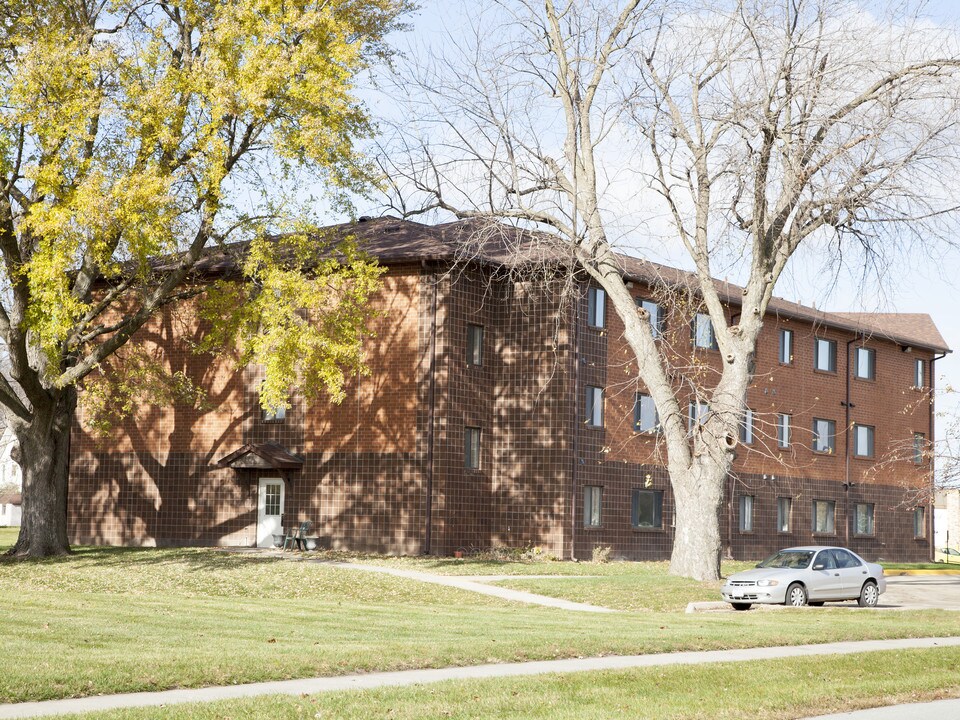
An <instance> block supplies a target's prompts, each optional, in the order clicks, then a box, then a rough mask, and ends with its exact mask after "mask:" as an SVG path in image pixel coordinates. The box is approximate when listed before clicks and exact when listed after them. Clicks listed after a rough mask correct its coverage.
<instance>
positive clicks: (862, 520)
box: [853, 503, 873, 535]
mask: <svg viewBox="0 0 960 720" xmlns="http://www.w3.org/2000/svg"><path fill="white" fill-rule="evenodd" d="M853 531H854V533H856V534H857V535H873V503H857V504H856V505H855V506H854V508H853Z"/></svg>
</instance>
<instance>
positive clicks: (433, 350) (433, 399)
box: [423, 273, 439, 555]
mask: <svg viewBox="0 0 960 720" xmlns="http://www.w3.org/2000/svg"><path fill="white" fill-rule="evenodd" d="M430 277H431V278H432V283H433V292H432V293H431V306H432V307H431V316H430V351H429V352H430V360H429V363H428V365H427V374H428V376H429V380H428V382H429V385H428V389H427V457H426V476H427V509H426V518H425V521H426V525H427V527H426V533H425V537H424V540H423V548H424V551H423V554H424V555H429V554H430V550H431V542H432V540H433V459H434V453H433V446H434V438H435V433H434V424H435V417H436V405H437V293H438V289H437V286H438V284H439V278H438V277H437V274H436V273H433V274H431V275H430Z"/></svg>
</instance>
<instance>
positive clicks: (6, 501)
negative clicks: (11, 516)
mask: <svg viewBox="0 0 960 720" xmlns="http://www.w3.org/2000/svg"><path fill="white" fill-rule="evenodd" d="M22 501H23V495H22V494H21V493H15V492H6V493H0V505H20V504H22Z"/></svg>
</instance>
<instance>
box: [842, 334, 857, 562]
mask: <svg viewBox="0 0 960 720" xmlns="http://www.w3.org/2000/svg"><path fill="white" fill-rule="evenodd" d="M859 339H860V334H859V333H857V334H856V335H854V336H853V337H852V338H851V339H850V340H847V362H846V367H845V368H844V370H845V374H846V379H845V388H846V390H845V394H844V397H843V402H841V403H840V404H841V405H843V542H844V545H846V546H848V547H849V545H850V408H852V407H855V405H854V404H853V403H851V402H850V375H851V374H852V372H851V370H852V369H851V367H850V346H851V345H853V344H854V343H855V342H856V341H857V340H859Z"/></svg>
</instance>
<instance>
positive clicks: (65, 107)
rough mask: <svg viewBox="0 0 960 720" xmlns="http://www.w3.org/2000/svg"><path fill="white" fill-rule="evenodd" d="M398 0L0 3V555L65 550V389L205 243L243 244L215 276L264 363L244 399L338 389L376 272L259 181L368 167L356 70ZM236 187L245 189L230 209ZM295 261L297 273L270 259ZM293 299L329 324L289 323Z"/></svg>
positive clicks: (185, 291)
mask: <svg viewBox="0 0 960 720" xmlns="http://www.w3.org/2000/svg"><path fill="white" fill-rule="evenodd" d="M407 9H408V5H407V3H406V0H30V1H29V2H27V1H26V0H0V54H2V67H0V93H2V102H0V105H2V110H0V260H2V262H0V338H2V341H3V343H4V345H5V353H6V357H5V359H4V360H5V361H4V362H3V364H2V368H0V371H2V372H0V406H2V411H3V413H4V415H5V417H6V419H7V422H8V423H9V424H10V425H11V427H12V428H13V430H14V432H15V434H16V436H17V438H18V440H19V443H20V448H21V455H22V461H21V464H22V466H23V471H24V472H23V476H24V482H23V524H22V527H21V533H20V537H19V539H18V541H17V544H16V545H15V547H14V549H13V551H12V552H13V553H14V554H17V555H27V556H45V555H52V554H59V553H63V552H67V551H68V550H69V543H68V539H67V528H66V510H67V476H68V472H67V471H68V463H69V435H70V425H71V422H72V421H73V417H74V413H75V409H76V407H77V389H76V387H77V383H78V382H79V381H81V380H83V379H84V378H86V377H87V376H88V375H90V374H91V373H93V372H95V371H97V370H98V369H99V368H100V367H101V366H102V363H104V362H105V361H106V360H108V359H109V358H110V357H111V356H113V355H114V354H115V353H116V352H117V351H118V350H119V349H121V348H123V347H124V346H125V345H126V344H127V343H128V341H129V340H130V339H131V337H132V336H133V335H134V333H136V331H137V330H138V329H139V328H141V327H142V326H143V325H144V323H146V322H147V321H148V320H149V319H150V318H151V317H152V316H154V315H155V314H156V313H157V312H158V311H159V310H160V309H161V308H163V307H165V306H167V305H169V304H170V303H173V302H177V301H178V300H179V299H181V298H183V297H185V296H189V295H191V294H195V293H196V292H197V287H196V285H195V284H194V283H195V280H196V277H195V274H196V272H195V271H196V266H197V263H198V261H200V260H201V259H202V258H203V257H204V255H205V254H206V253H209V252H210V248H216V247H219V246H224V245H227V244H228V243H233V242H235V241H240V240H243V241H246V242H247V243H248V245H246V247H249V249H250V251H249V253H248V255H247V257H246V259H245V260H244V261H243V270H244V275H245V277H246V279H247V280H248V281H250V282H247V283H246V284H245V285H244V286H235V290H234V292H235V294H234V296H233V301H234V302H236V301H237V300H238V298H239V297H242V299H243V300H244V303H245V304H244V305H243V312H240V313H238V314H237V316H236V317H237V321H236V322H235V323H232V324H231V325H230V327H232V328H233V329H235V330H237V331H238V332H240V331H243V330H247V331H251V330H257V331H258V332H260V333H262V336H260V337H256V338H254V337H252V335H249V337H248V340H247V341H246V343H245V344H244V348H245V353H246V355H247V357H248V358H255V359H258V360H260V361H263V362H264V364H265V365H266V367H267V373H268V383H267V384H266V389H265V390H264V393H265V395H264V401H265V402H267V403H269V404H272V405H274V406H276V405H277V404H279V403H282V402H284V399H283V392H284V391H286V390H289V388H290V387H291V384H292V383H294V382H296V381H304V382H307V383H313V384H322V385H326V386H327V387H329V388H330V389H331V391H332V394H333V395H334V396H336V395H337V393H338V392H340V391H341V388H340V384H342V371H341V370H338V368H340V367H343V366H346V367H356V366H357V365H358V364H359V363H361V357H360V354H359V353H360V350H359V333H360V332H361V331H362V327H363V322H362V318H363V307H364V304H365V302H366V298H367V297H368V296H369V293H370V292H372V290H373V289H374V288H375V286H376V278H377V277H378V272H379V271H378V270H377V269H376V267H375V266H374V265H373V264H372V263H370V262H367V261H366V260H364V259H363V258H362V257H360V256H358V255H357V254H356V253H355V252H354V251H353V250H351V249H349V248H347V249H346V250H344V251H337V252H336V253H334V254H333V255H332V256H331V254H330V252H329V251H328V252H327V253H326V254H325V255H324V258H325V259H320V258H318V257H317V251H316V247H315V246H312V245H311V244H310V243H309V242H306V241H305V240H303V238H307V237H309V236H310V235H309V225H308V224H305V223H304V222H303V221H302V218H300V217H298V216H297V215H296V214H294V213H293V211H290V210H289V209H287V208H288V207H289V204H287V203H283V202H280V201H281V200H283V198H282V196H281V195H280V193H279V191H278V190H277V189H276V188H275V187H271V184H272V183H271V182H270V181H265V180H264V178H265V177H274V176H279V177H281V178H282V177H285V176H286V177H289V176H290V175H291V174H292V173H308V174H309V176H310V177H313V178H317V179H319V180H320V181H322V182H323V185H324V187H326V188H328V189H329V191H330V194H331V197H332V198H333V199H334V200H336V199H338V198H342V197H343V196H344V194H345V193H347V192H352V191H355V190H357V189H359V188H361V187H363V185H364V184H365V183H366V182H367V180H368V178H369V172H368V171H369V168H368V167H367V165H366V164H365V163H364V162H363V160H362V158H361V157H360V156H359V154H358V152H357V149H356V147H355V142H356V140H357V138H359V137H363V136H365V135H368V134H369V133H370V131H371V127H370V123H369V121H368V118H367V116H366V114H365V112H364V109H363V107H362V105H361V104H360V103H359V102H358V100H357V98H356V94H355V91H356V87H355V78H356V75H357V73H358V72H360V71H362V70H363V69H364V68H365V67H367V66H368V64H369V63H370V62H371V61H374V60H376V59H378V58H382V57H384V55H385V54H386V53H387V49H386V47H385V45H384V37H385V35H386V33H388V32H389V31H390V30H391V29H393V28H394V27H395V26H396V23H397V19H398V17H399V15H400V14H401V13H403V12H404V11H405V10H407ZM241 190H242V191H243V195H244V197H258V198H262V202H257V203H253V202H251V201H247V202H246V205H245V206H244V207H238V203H237V202H236V201H235V200H234V198H235V197H236V196H237V195H239V194H240V191H241ZM277 228H280V229H290V228H296V229H297V230H298V232H297V233H295V234H291V235H290V236H289V237H290V241H289V242H288V243H285V245H286V246H287V250H286V252H285V254H284V258H285V260H284V261H283V262H279V261H277V260H276V258H275V257H274V256H273V255H272V254H271V252H270V250H271V247H272V246H271V244H270V243H268V242H266V241H265V240H264V231H265V230H266V229H274V230H275V229H277ZM297 238H300V239H297ZM273 245H274V246H275V243H274V244H273ZM290 247H293V248H294V250H295V251H294V252H293V253H292V255H291V252H290V250H289V248H290ZM328 250H329V249H328ZM307 256H310V257H309V260H310V266H311V272H310V274H309V275H308V276H306V277H304V276H303V274H302V273H301V272H300V267H298V266H294V265H293V264H291V262H290V258H291V257H302V258H307ZM330 257H334V258H337V259H336V260H331V259H330ZM161 258H162V260H160V261H158V259H161ZM291 273H295V274H296V275H297V276H298V277H299V278H300V281H299V282H294V281H293V280H291ZM264 298H268V299H267V300H265V299H264ZM308 304H309V306H310V307H312V308H315V309H316V308H319V309H320V311H321V312H323V311H325V310H326V311H329V312H331V313H333V316H334V317H335V321H332V322H328V323H317V322H311V323H308V322H304V318H303V314H302V313H300V312H299V311H300V309H301V308H303V307H307V306H308ZM291 347H295V348H296V353H295V354H294V355H286V356H285V357H286V358H287V359H285V360H284V359H278V357H279V354H280V353H284V352H289V351H290V349H291ZM290 357H295V361H291V360H290V359H289V358H290Z"/></svg>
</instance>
